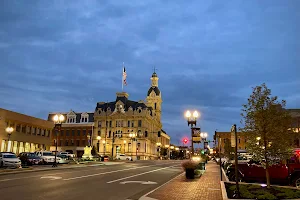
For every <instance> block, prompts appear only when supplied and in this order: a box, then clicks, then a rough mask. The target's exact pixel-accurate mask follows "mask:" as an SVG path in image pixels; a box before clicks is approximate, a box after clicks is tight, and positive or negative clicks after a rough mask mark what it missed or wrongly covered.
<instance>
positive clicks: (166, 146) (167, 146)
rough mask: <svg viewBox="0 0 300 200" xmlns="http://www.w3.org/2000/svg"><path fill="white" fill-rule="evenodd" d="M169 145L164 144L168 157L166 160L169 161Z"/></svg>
mask: <svg viewBox="0 0 300 200" xmlns="http://www.w3.org/2000/svg"><path fill="white" fill-rule="evenodd" d="M169 147H170V145H168V144H166V145H165V148H167V151H168V152H167V155H168V159H170V150H169Z"/></svg>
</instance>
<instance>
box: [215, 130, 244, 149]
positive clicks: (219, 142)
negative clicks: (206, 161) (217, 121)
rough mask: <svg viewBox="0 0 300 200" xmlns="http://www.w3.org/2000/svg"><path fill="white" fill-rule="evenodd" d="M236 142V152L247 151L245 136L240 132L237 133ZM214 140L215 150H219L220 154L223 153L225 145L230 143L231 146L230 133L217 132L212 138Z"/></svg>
mask: <svg viewBox="0 0 300 200" xmlns="http://www.w3.org/2000/svg"><path fill="white" fill-rule="evenodd" d="M237 136H238V140H237V147H238V151H243V150H247V147H246V142H247V139H246V136H245V134H244V133H242V132H237ZM214 140H215V141H216V149H217V150H218V149H220V150H221V152H222V153H224V149H225V143H227V142H228V143H230V145H231V132H217V134H215V136H214Z"/></svg>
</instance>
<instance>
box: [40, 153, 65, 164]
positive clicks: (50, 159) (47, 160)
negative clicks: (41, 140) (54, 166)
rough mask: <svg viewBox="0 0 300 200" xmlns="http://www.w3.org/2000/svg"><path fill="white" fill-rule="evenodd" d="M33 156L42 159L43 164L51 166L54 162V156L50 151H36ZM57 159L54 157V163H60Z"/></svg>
mask: <svg viewBox="0 0 300 200" xmlns="http://www.w3.org/2000/svg"><path fill="white" fill-rule="evenodd" d="M35 154H36V155H37V156H39V157H41V158H42V159H43V162H44V164H51V163H54V162H55V155H53V154H52V152H51V151H37V152H35ZM60 159H61V158H59V157H56V163H59V162H60Z"/></svg>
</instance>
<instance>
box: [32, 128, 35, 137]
mask: <svg viewBox="0 0 300 200" xmlns="http://www.w3.org/2000/svg"><path fill="white" fill-rule="evenodd" d="M32 131H33V134H34V135H35V134H36V128H35V127H34V128H33V129H32Z"/></svg>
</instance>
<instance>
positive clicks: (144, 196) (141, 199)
mask: <svg viewBox="0 0 300 200" xmlns="http://www.w3.org/2000/svg"><path fill="white" fill-rule="evenodd" d="M184 173H185V172H182V173H181V174H179V175H177V176H175V177H174V178H172V179H170V180H169V181H167V182H165V183H164V184H162V185H160V186H158V187H157V188H155V189H154V190H151V191H150V192H148V193H146V194H144V195H143V196H141V197H140V198H139V200H151V199H153V198H151V197H147V196H148V195H149V194H151V193H152V192H154V191H156V190H158V189H159V188H161V187H163V186H165V185H167V184H168V183H170V182H171V181H173V180H174V179H176V178H178V177H179V176H182V175H183V174H184ZM153 200H155V199H153Z"/></svg>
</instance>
